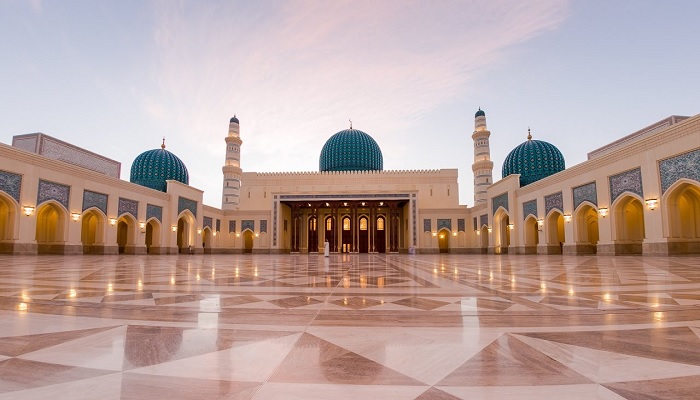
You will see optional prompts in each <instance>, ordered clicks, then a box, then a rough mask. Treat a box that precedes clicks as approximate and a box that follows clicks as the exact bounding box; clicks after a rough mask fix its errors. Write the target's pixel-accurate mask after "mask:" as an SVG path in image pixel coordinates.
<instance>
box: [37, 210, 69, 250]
mask: <svg viewBox="0 0 700 400" xmlns="http://www.w3.org/2000/svg"><path fill="white" fill-rule="evenodd" d="M67 236H68V210H66V209H65V207H63V205H62V204H61V203H59V202H57V201H55V200H47V201H45V202H43V203H41V205H40V206H39V207H38V208H37V212H36V234H35V238H36V242H37V247H38V252H39V253H40V254H42V253H56V252H59V253H60V252H61V251H60V250H59V249H58V247H57V246H61V245H63V244H64V243H65V240H66V237H67Z"/></svg>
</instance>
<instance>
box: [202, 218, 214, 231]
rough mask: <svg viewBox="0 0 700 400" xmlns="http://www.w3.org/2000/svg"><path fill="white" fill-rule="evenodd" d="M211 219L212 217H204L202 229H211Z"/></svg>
mask: <svg viewBox="0 0 700 400" xmlns="http://www.w3.org/2000/svg"><path fill="white" fill-rule="evenodd" d="M211 221H212V218H211V217H204V218H202V229H204V228H207V227H208V228H209V229H211Z"/></svg>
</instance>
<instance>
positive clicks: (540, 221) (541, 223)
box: [537, 219, 544, 228]
mask: <svg viewBox="0 0 700 400" xmlns="http://www.w3.org/2000/svg"><path fill="white" fill-rule="evenodd" d="M542 225H544V220H543V219H538V220H537V226H539V227H540V228H541V227H542Z"/></svg>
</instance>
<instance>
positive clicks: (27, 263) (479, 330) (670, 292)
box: [0, 254, 700, 400]
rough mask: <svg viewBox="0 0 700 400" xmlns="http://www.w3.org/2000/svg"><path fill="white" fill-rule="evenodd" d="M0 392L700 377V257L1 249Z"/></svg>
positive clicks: (135, 392) (690, 382)
mask: <svg viewBox="0 0 700 400" xmlns="http://www.w3.org/2000/svg"><path fill="white" fill-rule="evenodd" d="M0 316H1V320H2V324H1V325H0V399H44V398H71V399H74V400H75V399H96V398H99V399H141V398H168V399H215V398H222V399H329V398H332V399H344V398H349V399H350V398H352V399H356V398H375V399H380V398H381V399H415V398H419V399H460V398H461V399H466V398H478V399H480V398H494V399H496V398H509V399H542V398H553V397H555V396H556V397H560V398H566V399H594V398H598V399H621V398H624V399H647V398H668V399H672V398H678V399H680V398H692V397H694V396H695V395H696V392H697V391H698V390H700V346H699V345H700V257H697V256H688V257H648V256H644V257H642V256H628V257H607V256H586V257H582V256H536V255H532V256H522V255H521V256H515V255H502V256H494V255H453V254H449V255H448V254H441V255H437V254H436V255H419V256H412V255H393V254H392V255H357V254H353V255H344V254H333V255H331V256H330V257H328V258H325V257H323V256H322V255H316V254H311V255H306V254H303V255H201V254H199V255H191V256H190V255H179V256H172V255H171V256H4V257H1V258H0Z"/></svg>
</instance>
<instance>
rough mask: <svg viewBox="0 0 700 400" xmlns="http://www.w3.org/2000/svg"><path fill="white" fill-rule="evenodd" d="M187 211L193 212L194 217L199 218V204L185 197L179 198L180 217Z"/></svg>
mask: <svg viewBox="0 0 700 400" xmlns="http://www.w3.org/2000/svg"><path fill="white" fill-rule="evenodd" d="M185 210H190V212H192V215H194V216H195V218H196V217H197V202H196V201H194V200H190V199H186V198H184V197H178V198H177V213H178V215H179V214H180V213H181V212H183V211H185Z"/></svg>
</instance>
